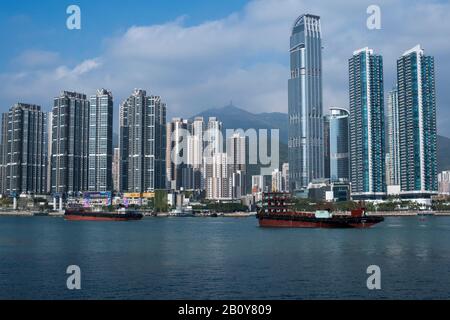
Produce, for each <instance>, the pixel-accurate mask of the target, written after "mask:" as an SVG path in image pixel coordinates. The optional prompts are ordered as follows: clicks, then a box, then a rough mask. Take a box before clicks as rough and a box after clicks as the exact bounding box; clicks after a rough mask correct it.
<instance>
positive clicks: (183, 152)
mask: <svg viewBox="0 0 450 320" xmlns="http://www.w3.org/2000/svg"><path fill="white" fill-rule="evenodd" d="M167 134H168V135H170V141H168V142H169V143H170V144H168V149H169V154H170V163H168V165H169V170H168V173H169V175H168V179H169V188H170V189H171V190H180V189H184V190H186V189H193V167H192V165H191V161H192V156H193V155H192V154H191V151H192V150H193V148H192V146H191V142H192V141H191V140H190V135H191V123H190V122H189V121H188V120H186V119H182V118H173V119H172V121H171V122H170V123H169V124H168V125H167Z"/></svg>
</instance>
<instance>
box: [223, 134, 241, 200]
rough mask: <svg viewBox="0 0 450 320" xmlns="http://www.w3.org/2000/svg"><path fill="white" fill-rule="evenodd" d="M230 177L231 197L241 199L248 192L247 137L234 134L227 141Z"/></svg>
mask: <svg viewBox="0 0 450 320" xmlns="http://www.w3.org/2000/svg"><path fill="white" fill-rule="evenodd" d="M226 153H227V158H228V159H227V164H228V175H229V178H230V183H231V197H232V198H235V199H239V198H240V197H241V196H243V195H245V192H246V163H245V162H246V161H245V158H246V157H245V155H246V137H245V136H244V135H242V134H240V133H238V132H235V133H233V134H232V135H231V136H230V137H228V138H227V141H226Z"/></svg>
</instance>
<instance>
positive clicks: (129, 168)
mask: <svg viewBox="0 0 450 320" xmlns="http://www.w3.org/2000/svg"><path fill="white" fill-rule="evenodd" d="M120 117H121V128H120V135H121V136H120V148H121V151H120V155H121V175H122V185H121V188H122V190H123V191H129V192H146V191H153V190H156V189H165V187H166V159H165V157H166V104H165V103H163V102H162V101H161V97H159V96H153V95H152V96H147V92H146V91H145V90H141V89H136V90H134V92H133V94H132V95H131V96H130V97H129V98H128V99H127V100H126V101H125V102H124V103H123V104H122V105H121V110H120Z"/></svg>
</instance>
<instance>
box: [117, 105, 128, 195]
mask: <svg viewBox="0 0 450 320" xmlns="http://www.w3.org/2000/svg"><path fill="white" fill-rule="evenodd" d="M128 152H129V129H128V104H127V101H124V102H122V103H121V104H120V108H119V188H118V191H120V192H122V191H127V190H128Z"/></svg>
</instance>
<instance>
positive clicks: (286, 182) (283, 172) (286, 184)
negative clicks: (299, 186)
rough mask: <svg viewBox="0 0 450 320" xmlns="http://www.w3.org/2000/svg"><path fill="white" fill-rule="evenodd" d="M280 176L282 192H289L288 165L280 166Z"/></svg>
mask: <svg viewBox="0 0 450 320" xmlns="http://www.w3.org/2000/svg"><path fill="white" fill-rule="evenodd" d="M281 176H282V179H283V191H284V192H289V163H287V162H286V163H283V164H282V165H281Z"/></svg>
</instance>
